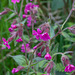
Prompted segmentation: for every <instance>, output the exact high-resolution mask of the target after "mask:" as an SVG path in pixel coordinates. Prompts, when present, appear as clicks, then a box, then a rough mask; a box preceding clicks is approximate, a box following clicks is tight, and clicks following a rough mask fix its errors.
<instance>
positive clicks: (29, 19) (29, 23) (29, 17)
mask: <svg viewBox="0 0 75 75" xmlns="http://www.w3.org/2000/svg"><path fill="white" fill-rule="evenodd" d="M31 20H32V17H31V16H28V18H27V23H28V24H27V26H28V27H31Z"/></svg>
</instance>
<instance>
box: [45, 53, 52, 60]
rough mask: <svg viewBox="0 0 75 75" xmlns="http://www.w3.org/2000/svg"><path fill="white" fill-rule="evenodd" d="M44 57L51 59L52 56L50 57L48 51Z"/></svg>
mask: <svg viewBox="0 0 75 75" xmlns="http://www.w3.org/2000/svg"><path fill="white" fill-rule="evenodd" d="M44 58H45V59H46V60H51V59H52V57H51V55H50V54H49V53H47V54H46V55H45V57H44Z"/></svg>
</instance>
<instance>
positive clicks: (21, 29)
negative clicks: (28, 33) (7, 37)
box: [18, 26, 23, 37]
mask: <svg viewBox="0 0 75 75" xmlns="http://www.w3.org/2000/svg"><path fill="white" fill-rule="evenodd" d="M18 35H19V37H22V35H23V26H20V27H19V29H18Z"/></svg>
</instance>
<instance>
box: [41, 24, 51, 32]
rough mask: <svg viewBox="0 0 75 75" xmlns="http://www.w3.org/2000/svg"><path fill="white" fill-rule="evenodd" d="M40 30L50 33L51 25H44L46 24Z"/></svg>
mask: <svg viewBox="0 0 75 75" xmlns="http://www.w3.org/2000/svg"><path fill="white" fill-rule="evenodd" d="M40 28H41V30H42V32H46V33H48V32H49V31H50V25H49V23H44V24H42V25H41V26H40Z"/></svg>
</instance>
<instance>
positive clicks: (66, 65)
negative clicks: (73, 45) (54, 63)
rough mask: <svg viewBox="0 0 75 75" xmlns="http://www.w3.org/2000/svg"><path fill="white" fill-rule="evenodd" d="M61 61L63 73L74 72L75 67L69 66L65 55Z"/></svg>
mask: <svg viewBox="0 0 75 75" xmlns="http://www.w3.org/2000/svg"><path fill="white" fill-rule="evenodd" d="M61 61H62V63H63V65H64V66H65V70H64V71H65V72H72V71H74V70H75V66H74V65H72V64H70V61H69V58H68V57H67V56H66V55H63V56H62V57H61Z"/></svg>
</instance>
